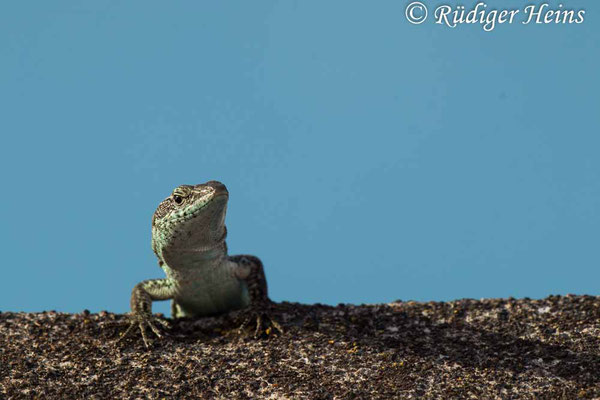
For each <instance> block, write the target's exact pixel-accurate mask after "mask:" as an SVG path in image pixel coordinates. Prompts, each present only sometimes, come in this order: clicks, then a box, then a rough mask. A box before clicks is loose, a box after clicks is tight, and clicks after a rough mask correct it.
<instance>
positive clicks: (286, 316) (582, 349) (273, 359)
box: [0, 295, 600, 399]
mask: <svg viewBox="0 0 600 400" xmlns="http://www.w3.org/2000/svg"><path fill="white" fill-rule="evenodd" d="M241 318H243V313H241V312H238V313H232V314H229V315H226V316H221V317H214V318H212V317H211V318H203V319H199V320H177V321H170V322H171V325H172V327H171V329H170V330H169V331H168V336H166V337H165V338H163V339H161V340H155V341H154V342H153V345H152V346H151V348H150V349H146V348H145V347H144V345H143V343H142V341H141V338H140V335H139V331H136V332H135V335H132V336H131V337H128V338H125V339H123V340H122V341H120V342H118V343H115V340H116V339H117V338H118V337H119V333H120V332H123V330H124V328H125V325H123V324H124V323H125V322H126V319H125V318H124V316H122V315H116V314H112V313H107V312H101V313H99V314H90V313H89V312H87V311H84V312H82V313H80V314H65V313H56V312H44V313H11V312H3V313H0V398H9V399H13V398H15V399H18V398H43V399H45V398H56V399H58V398H86V399H108V398H123V399H125V398H157V399H158V398H198V397H202V398H222V399H236V398H245V399H255V398H270V399H288V398H289V399H304V398H306V399H351V398H365V399H367V398H368V399H371V398H381V399H390V398H402V399H404V398H415V399H422V398H441V399H450V398H451V399H462V398H465V399H466V398H472V399H495V398H497V399H533V398H547V399H561V398H564V399H576V398H585V399H588V398H589V399H591V398H600V323H599V322H600V297H592V296H572V295H568V296H550V297H548V298H546V299H543V300H530V299H521V300H516V299H512V298H511V299H486V300H458V301H453V302H445V303H439V302H429V303H418V302H412V301H411V302H401V301H398V302H395V303H391V304H381V305H361V306H354V305H339V306H337V307H330V306H323V305H303V304H293V303H280V304H278V305H277V307H276V314H275V318H276V319H277V320H278V321H279V322H281V323H282V324H283V325H284V328H285V329H286V332H285V334H283V335H277V334H275V333H273V332H269V334H268V335H267V334H266V333H265V334H264V335H263V336H262V337H261V338H259V339H254V338H253V337H251V335H248V334H246V335H241V336H240V335H238V334H237V328H236V327H237V325H236V324H237V320H239V319H241ZM151 337H154V336H151Z"/></svg>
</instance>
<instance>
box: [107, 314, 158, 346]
mask: <svg viewBox="0 0 600 400" xmlns="http://www.w3.org/2000/svg"><path fill="white" fill-rule="evenodd" d="M129 318H130V321H129V327H128V328H127V330H126V331H125V332H123V334H121V337H119V339H117V340H116V341H115V343H118V342H120V341H121V340H122V339H124V338H125V337H127V336H128V335H129V333H130V332H131V330H132V329H133V328H134V327H136V326H138V327H139V328H140V332H141V333H142V339H143V340H144V345H145V346H146V347H150V341H149V340H148V336H147V335H146V327H149V328H150V330H152V332H154V334H155V335H156V336H157V337H158V338H162V337H163V335H162V334H161V333H160V330H159V329H158V328H157V327H156V325H155V323H159V324H160V325H162V326H163V327H165V328H169V323H168V322H167V321H165V320H163V319H161V318H159V317H155V316H154V315H152V314H130V316H129Z"/></svg>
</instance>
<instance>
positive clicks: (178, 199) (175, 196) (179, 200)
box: [173, 195, 183, 204]
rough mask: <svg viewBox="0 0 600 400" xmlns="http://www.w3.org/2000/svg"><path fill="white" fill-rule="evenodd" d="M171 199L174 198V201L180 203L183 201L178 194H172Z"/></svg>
mask: <svg viewBox="0 0 600 400" xmlns="http://www.w3.org/2000/svg"><path fill="white" fill-rule="evenodd" d="M173 200H175V203H177V204H181V203H182V202H183V198H182V197H181V196H178V195H174V196H173Z"/></svg>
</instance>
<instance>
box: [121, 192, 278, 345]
mask: <svg viewBox="0 0 600 400" xmlns="http://www.w3.org/2000/svg"><path fill="white" fill-rule="evenodd" d="M228 200H229V191H228V190H227V187H226V186H225V185H224V184H223V183H221V182H218V181H208V182H206V183H203V184H198V185H181V186H178V187H176V188H175V189H174V190H173V192H172V194H171V195H170V196H169V197H167V198H166V199H165V200H163V201H162V202H161V203H160V204H159V205H158V207H157V209H156V211H155V212H154V215H153V217H152V250H153V251H154V253H155V254H156V257H157V258H158V265H159V267H160V268H162V270H163V271H164V273H165V275H166V277H165V278H162V279H149V280H145V281H142V282H140V283H138V284H137V285H135V287H134V288H133V290H132V292H131V301H130V306H131V312H130V313H129V318H130V324H129V327H128V328H127V330H126V331H125V332H124V333H123V335H121V337H120V338H119V339H118V341H119V340H121V339H122V338H124V337H125V336H127V335H128V334H129V332H130V331H131V330H132V329H133V328H134V327H135V326H138V327H139V328H140V331H141V334H142V339H143V341H144V344H145V345H146V347H148V346H149V340H148V337H147V336H146V328H147V327H149V328H150V329H151V330H152V332H154V334H155V335H156V336H157V337H158V338H162V334H161V332H160V330H159V329H158V328H157V326H156V324H155V323H159V324H161V325H163V326H164V327H167V328H168V326H169V324H168V323H167V322H166V321H164V320H163V319H161V318H159V317H157V316H154V315H153V314H152V302H153V301H156V300H169V299H171V316H172V318H174V319H176V318H182V317H194V318H195V317H203V316H210V315H218V314H224V313H227V312H229V311H234V310H239V309H248V311H249V313H248V317H247V318H246V320H245V321H244V322H243V323H242V325H241V326H240V328H239V331H240V332H241V331H242V330H243V328H244V327H245V326H246V325H247V324H248V322H250V320H251V319H252V318H255V321H256V330H255V333H254V336H255V337H257V336H258V335H259V332H261V329H262V323H263V318H264V317H265V316H266V317H267V318H268V320H269V321H270V323H271V325H272V326H273V327H274V328H275V329H277V330H278V331H279V332H280V333H283V328H282V327H281V325H280V324H279V323H278V322H277V321H276V320H274V319H273V318H271V316H270V310H271V306H272V304H273V302H272V301H271V300H270V299H269V296H268V293H267V281H266V277H265V273H264V268H263V264H262V262H261V260H260V259H259V258H258V257H255V256H251V255H237V256H229V255H228V254H227V243H226V242H225V238H226V236H227V227H226V226H225V214H226V212H227V202H228Z"/></svg>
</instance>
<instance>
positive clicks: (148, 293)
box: [117, 278, 175, 347]
mask: <svg viewBox="0 0 600 400" xmlns="http://www.w3.org/2000/svg"><path fill="white" fill-rule="evenodd" d="M174 295H175V285H174V284H173V281H171V280H170V279H169V278H166V279H149V280H146V281H142V282H140V283H138V284H137V285H135V287H134V288H133V290H132V291H131V302H130V305H131V314H130V318H131V322H130V324H129V327H128V328H127V330H126V331H125V333H123V335H122V336H121V337H120V338H119V340H121V339H123V338H124V337H126V336H127V335H128V334H129V332H130V331H131V330H132V329H133V328H134V327H135V326H138V327H139V328H140V331H141V332H142V339H143V340H144V344H145V345H146V347H148V343H149V342H148V338H147V336H146V326H148V327H150V329H151V330H152V332H154V334H155V335H156V336H158V337H159V338H161V337H162V335H161V333H160V331H159V330H158V328H157V327H156V325H154V322H158V323H160V324H161V325H163V326H165V327H168V326H169V324H168V323H167V322H166V321H163V320H162V319H160V318H158V317H155V316H154V315H152V302H153V301H154V300H168V299H171V298H173V296H174ZM119 340H117V341H119Z"/></svg>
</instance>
